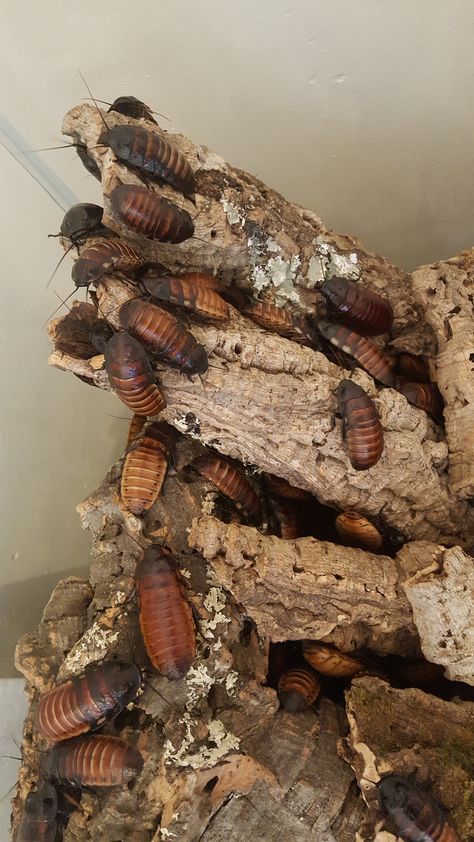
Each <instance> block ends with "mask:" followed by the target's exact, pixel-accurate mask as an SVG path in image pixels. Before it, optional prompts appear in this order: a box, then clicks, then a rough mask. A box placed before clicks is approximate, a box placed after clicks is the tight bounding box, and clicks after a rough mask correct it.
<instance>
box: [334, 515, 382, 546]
mask: <svg viewBox="0 0 474 842" xmlns="http://www.w3.org/2000/svg"><path fill="white" fill-rule="evenodd" d="M336 529H337V534H338V536H339V538H340V540H341V542H342V543H343V544H346V545H347V546H348V547H360V549H361V550H368V551H369V552H371V553H379V552H380V550H381V549H382V545H383V538H382V536H381V534H380V532H379V530H378V529H377V527H376V526H374V524H373V523H371V522H370V520H367V518H365V517H363V516H362V515H360V514H358V512H353V511H348V512H341V514H340V515H338V516H337V518H336Z"/></svg>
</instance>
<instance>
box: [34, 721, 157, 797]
mask: <svg viewBox="0 0 474 842" xmlns="http://www.w3.org/2000/svg"><path fill="white" fill-rule="evenodd" d="M44 758H45V759H44V770H45V772H46V773H47V774H48V775H51V777H53V778H55V779H56V780H58V781H61V782H64V783H69V784H71V786H91V787H102V786H124V785H125V784H127V783H128V782H129V781H131V780H133V778H136V776H137V775H139V774H140V772H141V770H142V768H143V757H142V755H141V754H140V752H139V751H138V750H137V749H136V748H135V747H134V746H132V745H130V743H126V742H125V740H121V739H120V738H119V737H107V736H104V735H103V734H92V735H90V736H87V737H78V738H77V739H75V740H70V741H69V742H67V743H64V744H62V745H58V746H55V747H54V748H53V749H51V750H50V751H48V752H47V753H46V754H45V755H44Z"/></svg>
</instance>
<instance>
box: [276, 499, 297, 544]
mask: <svg viewBox="0 0 474 842" xmlns="http://www.w3.org/2000/svg"><path fill="white" fill-rule="evenodd" d="M270 505H271V508H272V512H273V513H274V515H275V517H276V520H277V522H278V531H279V534H280V538H283V540H285V541H290V540H291V539H293V538H298V537H299V534H300V530H299V522H298V512H297V511H296V509H295V506H294V504H292V503H291V502H290V501H289V500H284V499H280V500H277V498H276V497H270Z"/></svg>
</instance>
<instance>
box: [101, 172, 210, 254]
mask: <svg viewBox="0 0 474 842" xmlns="http://www.w3.org/2000/svg"><path fill="white" fill-rule="evenodd" d="M110 203H111V205H112V210H113V212H114V213H115V215H116V216H118V218H119V219H120V220H121V221H122V222H123V223H124V225H126V226H127V228H130V230H131V231H134V232H135V233H136V234H141V235H142V236H143V237H147V239H149V240H159V241H160V242H162V243H182V242H183V241H184V240H189V239H190V237H192V236H193V234H194V222H193V220H192V218H191V216H190V215H189V213H188V212H187V211H185V210H183V209H182V208H179V207H178V205H175V204H173V202H169V201H168V200H167V199H163V198H162V197H161V196H158V194H157V193H154V192H153V191H152V190H147V188H146V187H139V186H137V185H136V184H120V185H119V186H118V187H115V188H114V190H112V193H111V194H110Z"/></svg>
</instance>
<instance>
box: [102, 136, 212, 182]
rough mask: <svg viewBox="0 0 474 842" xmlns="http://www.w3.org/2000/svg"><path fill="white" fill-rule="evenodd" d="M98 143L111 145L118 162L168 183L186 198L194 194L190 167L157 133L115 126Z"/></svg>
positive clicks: (180, 154)
mask: <svg viewBox="0 0 474 842" xmlns="http://www.w3.org/2000/svg"><path fill="white" fill-rule="evenodd" d="M99 142H100V143H104V144H105V145H106V146H110V148H111V149H112V151H113V152H114V154H115V156H116V157H117V158H118V159H119V161H122V162H123V163H124V164H126V165H127V166H128V167H132V168H133V169H136V170H138V171H139V172H140V173H142V174H143V175H145V176H146V177H147V178H150V179H152V180H153V181H159V182H163V181H164V182H167V183H168V184H171V186H172V187H174V188H175V189H176V190H180V191H181V193H184V194H185V195H187V196H190V195H192V194H193V193H194V189H195V186H196V184H195V178H194V172H193V169H192V167H191V165H190V164H189V163H188V161H187V160H186V158H185V157H184V155H183V154H182V153H181V152H180V151H179V150H178V149H177V148H176V147H175V146H173V144H171V143H170V142H169V140H165V139H164V138H163V137H160V135H158V134H155V132H151V131H149V130H148V129H145V128H144V127H143V126H114V127H113V128H111V129H108V130H107V131H106V132H104V133H103V134H102V135H101V138H100V141H99Z"/></svg>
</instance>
